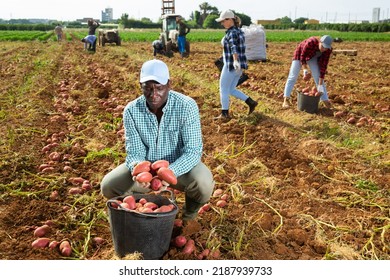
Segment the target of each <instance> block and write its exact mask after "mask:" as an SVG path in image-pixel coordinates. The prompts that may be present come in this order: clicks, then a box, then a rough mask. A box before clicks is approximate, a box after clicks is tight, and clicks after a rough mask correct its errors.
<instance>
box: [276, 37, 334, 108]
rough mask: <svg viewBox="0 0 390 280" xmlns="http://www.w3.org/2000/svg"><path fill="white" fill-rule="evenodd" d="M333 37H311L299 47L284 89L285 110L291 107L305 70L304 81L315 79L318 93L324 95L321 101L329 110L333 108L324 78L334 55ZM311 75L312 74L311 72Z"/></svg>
mask: <svg viewBox="0 0 390 280" xmlns="http://www.w3.org/2000/svg"><path fill="white" fill-rule="evenodd" d="M332 41H333V39H332V37H330V36H329V35H324V36H322V37H321V39H318V38H317V37H310V38H308V39H306V40H304V41H302V42H301V43H299V45H298V46H297V48H296V49H295V52H294V57H293V61H292V63H291V68H290V72H289V74H288V78H287V82H286V85H285V87H284V93H283V96H284V101H283V106H282V107H283V108H288V107H290V105H291V102H290V96H291V92H292V90H293V88H294V85H295V83H296V81H297V79H298V76H299V71H300V69H301V67H302V68H303V79H304V80H305V81H308V80H310V79H311V77H313V79H314V82H315V83H316V85H317V90H318V92H320V93H322V95H321V100H322V102H323V103H324V104H325V106H326V107H327V108H331V104H330V101H329V99H328V93H327V91H326V87H325V83H324V78H325V73H326V69H327V67H328V63H329V58H330V55H331V53H332ZM309 69H310V71H311V73H310V71H309Z"/></svg>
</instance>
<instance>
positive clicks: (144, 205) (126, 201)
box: [110, 195, 176, 213]
mask: <svg viewBox="0 0 390 280" xmlns="http://www.w3.org/2000/svg"><path fill="white" fill-rule="evenodd" d="M110 205H111V206H112V207H113V208H116V209H120V210H123V209H124V210H125V209H128V210H133V211H136V212H139V213H167V212H171V211H172V210H174V209H175V208H176V206H175V205H174V204H173V203H170V204H167V205H161V206H159V205H157V204H156V203H154V202H152V201H147V200H146V198H140V199H138V200H137V199H136V198H135V197H134V196H133V195H128V196H126V197H124V198H123V200H120V199H116V200H115V201H110ZM119 206H120V207H119Z"/></svg>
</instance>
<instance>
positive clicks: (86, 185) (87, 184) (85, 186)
mask: <svg viewBox="0 0 390 280" xmlns="http://www.w3.org/2000/svg"><path fill="white" fill-rule="evenodd" d="M81 188H82V189H83V190H84V191H90V190H92V185H91V183H90V182H89V181H87V180H86V181H84V182H83V184H82V185H81Z"/></svg>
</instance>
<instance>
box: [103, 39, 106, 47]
mask: <svg viewBox="0 0 390 280" xmlns="http://www.w3.org/2000/svg"><path fill="white" fill-rule="evenodd" d="M105 44H106V37H103V38H102V46H103V47H104V45H105Z"/></svg>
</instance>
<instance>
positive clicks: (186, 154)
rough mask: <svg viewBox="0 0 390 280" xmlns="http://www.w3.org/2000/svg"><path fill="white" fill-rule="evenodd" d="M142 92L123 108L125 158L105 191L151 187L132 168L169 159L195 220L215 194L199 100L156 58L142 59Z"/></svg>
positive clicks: (189, 214)
mask: <svg viewBox="0 0 390 280" xmlns="http://www.w3.org/2000/svg"><path fill="white" fill-rule="evenodd" d="M140 86H141V91H142V93H143V95H141V96H140V97H138V98H137V99H135V100H133V101H132V102H130V103H129V104H127V106H126V107H125V109H124V113H123V125H124V128H125V146H126V153H127V155H126V160H125V162H124V163H123V164H121V165H119V166H118V167H116V168H115V169H114V170H112V171H111V172H110V173H108V174H107V175H106V176H105V177H104V178H103V180H102V182H101V190H102V193H103V195H104V196H105V197H107V198H113V197H115V196H122V195H124V194H129V193H134V192H140V193H145V192H149V191H150V189H149V184H145V183H139V182H137V181H134V180H133V178H132V176H131V173H132V171H133V168H134V166H135V165H137V164H138V163H139V162H142V161H146V160H147V161H150V162H154V161H157V160H161V159H164V160H167V161H168V162H169V163H170V165H169V169H171V170H172V171H173V173H174V175H175V176H176V177H177V180H178V183H177V184H176V185H173V186H171V187H172V188H174V189H177V190H180V191H183V192H185V205H184V206H183V213H182V219H183V220H192V219H194V218H195V217H196V216H197V213H198V210H199V209H200V207H201V206H203V205H204V204H205V203H206V202H208V200H209V199H210V196H211V194H212V191H213V188H214V179H213V176H212V174H211V171H210V170H209V168H208V167H207V166H206V165H205V164H203V163H202V162H201V156H202V151H203V141H202V132H201V124H200V115H199V109H198V106H197V104H196V102H195V100H193V99H192V98H190V97H188V96H186V95H183V94H181V93H178V92H176V91H173V90H171V89H170V80H169V70H168V67H167V65H166V64H165V63H164V62H162V61H160V60H157V59H154V60H150V61H147V62H145V63H144V64H143V66H142V69H141V75H140Z"/></svg>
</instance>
